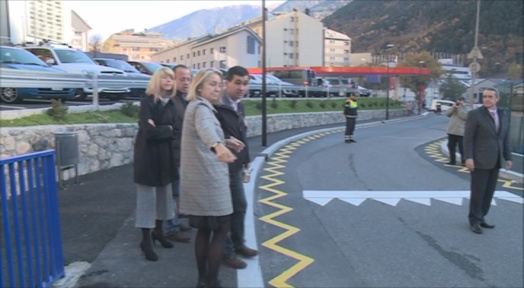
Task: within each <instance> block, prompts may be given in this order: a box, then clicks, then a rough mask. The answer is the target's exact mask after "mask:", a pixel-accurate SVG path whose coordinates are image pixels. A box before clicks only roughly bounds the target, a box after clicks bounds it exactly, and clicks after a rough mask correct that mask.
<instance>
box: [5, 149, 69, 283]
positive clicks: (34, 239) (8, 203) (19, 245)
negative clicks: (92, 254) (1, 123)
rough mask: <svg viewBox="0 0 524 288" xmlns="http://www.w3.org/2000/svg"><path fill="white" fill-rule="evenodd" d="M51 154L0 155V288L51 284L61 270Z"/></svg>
mask: <svg viewBox="0 0 524 288" xmlns="http://www.w3.org/2000/svg"><path fill="white" fill-rule="evenodd" d="M54 157H55V152H54V150H48V151H42V152H37V153H31V154H27V155H22V156H16V157H12V158H7V159H1V160H0V169H2V171H1V172H2V173H0V205H1V207H2V208H1V209H0V220H1V221H0V227H1V228H2V229H0V230H2V236H1V237H0V260H1V263H0V287H50V286H51V284H52V283H53V282H54V281H56V280H57V279H58V278H60V277H63V276H64V275H65V270H64V257H63V251H62V236H61V233H60V217H59V213H58V195H57V187H56V171H55V161H54Z"/></svg>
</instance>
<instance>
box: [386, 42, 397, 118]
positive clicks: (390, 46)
mask: <svg viewBox="0 0 524 288" xmlns="http://www.w3.org/2000/svg"><path fill="white" fill-rule="evenodd" d="M393 47H395V45H393V44H388V45H386V51H387V50H389V49H391V48H393ZM386 65H387V66H386V74H387V76H388V81H387V89H388V90H387V91H386V120H389V88H390V87H389V85H390V84H391V83H390V82H391V78H390V76H389V53H388V54H387V55H386Z"/></svg>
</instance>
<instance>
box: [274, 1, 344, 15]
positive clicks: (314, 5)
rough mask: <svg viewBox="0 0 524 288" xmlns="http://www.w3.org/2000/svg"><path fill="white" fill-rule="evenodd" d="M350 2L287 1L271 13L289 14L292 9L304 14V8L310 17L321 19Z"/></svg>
mask: <svg viewBox="0 0 524 288" xmlns="http://www.w3.org/2000/svg"><path fill="white" fill-rule="evenodd" d="M351 1H353V0H288V1H286V2H284V3H282V4H281V5H280V6H278V7H277V8H275V10H273V13H275V12H291V11H293V9H297V10H298V11H300V12H304V11H306V8H309V10H310V15H311V16H313V17H315V18H317V19H323V18H324V17H326V16H328V15H331V14H332V13H333V12H334V11H336V10H337V9H339V8H340V7H343V6H345V5H347V4H348V3H350V2H351Z"/></svg>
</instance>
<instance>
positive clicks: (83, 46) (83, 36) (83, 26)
mask: <svg viewBox="0 0 524 288" xmlns="http://www.w3.org/2000/svg"><path fill="white" fill-rule="evenodd" d="M89 31H91V26H89V24H87V22H86V21H84V19H82V17H80V15H78V14H77V13H76V12H75V11H71V34H72V36H71V43H70V44H71V46H72V47H73V48H76V49H80V50H82V51H88V47H89V38H88V37H89V36H88V33H89Z"/></svg>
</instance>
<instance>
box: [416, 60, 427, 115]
mask: <svg viewBox="0 0 524 288" xmlns="http://www.w3.org/2000/svg"><path fill="white" fill-rule="evenodd" d="M425 63H426V62H424V61H422V60H420V61H418V64H419V68H420V70H419V75H420V77H421V78H422V74H421V72H422V67H424V64H425ZM420 82H422V81H420ZM423 86H424V85H421V86H420V88H422V87H423ZM418 94H419V95H418V101H417V102H418V105H417V106H418V107H417V108H418V109H417V110H418V115H420V114H421V113H422V101H423V100H424V98H423V96H424V95H423V93H422V89H419V91H418Z"/></svg>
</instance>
